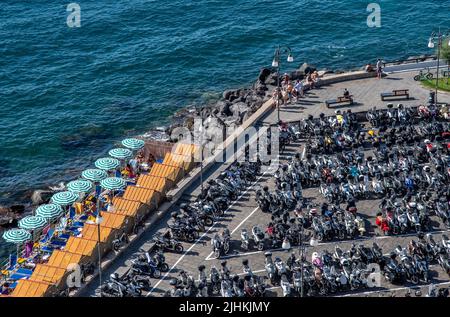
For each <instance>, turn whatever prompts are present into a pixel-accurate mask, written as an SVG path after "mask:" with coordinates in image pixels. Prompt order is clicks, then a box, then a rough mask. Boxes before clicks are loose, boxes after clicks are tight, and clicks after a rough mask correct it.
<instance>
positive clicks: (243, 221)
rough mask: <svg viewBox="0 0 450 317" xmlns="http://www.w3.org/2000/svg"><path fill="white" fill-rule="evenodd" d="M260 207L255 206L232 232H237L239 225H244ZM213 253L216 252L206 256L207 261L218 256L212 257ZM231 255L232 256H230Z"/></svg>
mask: <svg viewBox="0 0 450 317" xmlns="http://www.w3.org/2000/svg"><path fill="white" fill-rule="evenodd" d="M258 209H259V207H256V208H255V209H254V210H253V211H252V212H251V213H250V214H249V215H248V216H247V217H245V219H244V220H242V221H241V222H240V223H239V224H238V225H237V227H236V228H234V229H233V231H231V234H233V233H235V232H236V230H237V229H239V227H240V226H242V225H243V224H244V223H245V222H246V221H247V220H248V218H250V217H251V216H252V215H253V214H254V213H255V212H256V211H257V210H258ZM213 254H214V252H211V253H210V254H209V255H208V256H207V257H206V258H205V260H206V261H210V260H214V259H216V258H211V256H212V255H213ZM226 257H227V256H224V257H221V259H222V258H226ZM229 257H231V256H229Z"/></svg>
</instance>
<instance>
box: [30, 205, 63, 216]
mask: <svg viewBox="0 0 450 317" xmlns="http://www.w3.org/2000/svg"><path fill="white" fill-rule="evenodd" d="M63 213H64V211H63V209H62V207H61V206H60V205H57V204H45V205H40V206H39V207H38V208H37V209H36V212H35V214H36V216H38V217H42V218H45V219H47V220H52V219H55V218H58V217H60V216H61V215H62V214H63Z"/></svg>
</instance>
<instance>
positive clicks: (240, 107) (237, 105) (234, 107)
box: [230, 102, 249, 118]
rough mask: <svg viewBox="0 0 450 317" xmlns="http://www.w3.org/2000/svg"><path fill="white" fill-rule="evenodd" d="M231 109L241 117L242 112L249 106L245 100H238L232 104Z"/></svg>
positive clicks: (234, 114)
mask: <svg viewBox="0 0 450 317" xmlns="http://www.w3.org/2000/svg"><path fill="white" fill-rule="evenodd" d="M230 110H231V111H232V112H233V116H234V117H237V118H239V117H240V115H241V114H242V113H244V112H246V111H248V110H249V106H248V105H247V104H246V103H244V102H237V103H235V104H233V105H232V106H231V108H230Z"/></svg>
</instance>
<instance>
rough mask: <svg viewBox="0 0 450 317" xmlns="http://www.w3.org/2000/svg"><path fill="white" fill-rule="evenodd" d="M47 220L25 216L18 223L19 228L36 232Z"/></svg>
mask: <svg viewBox="0 0 450 317" xmlns="http://www.w3.org/2000/svg"><path fill="white" fill-rule="evenodd" d="M46 224H47V220H46V219H45V218H43V217H39V216H27V217H25V218H22V219H21V220H20V221H19V228H22V229H26V230H36V229H40V228H43V227H45V225H46Z"/></svg>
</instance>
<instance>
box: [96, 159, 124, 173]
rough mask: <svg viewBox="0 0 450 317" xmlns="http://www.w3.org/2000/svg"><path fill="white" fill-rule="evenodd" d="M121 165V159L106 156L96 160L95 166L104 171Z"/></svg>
mask: <svg viewBox="0 0 450 317" xmlns="http://www.w3.org/2000/svg"><path fill="white" fill-rule="evenodd" d="M119 166H120V162H119V160H117V159H115V158H112V157H104V158H100V159H98V160H97V161H95V167H97V168H99V169H101V170H104V171H111V170H113V169H116V168H118V167H119Z"/></svg>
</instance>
